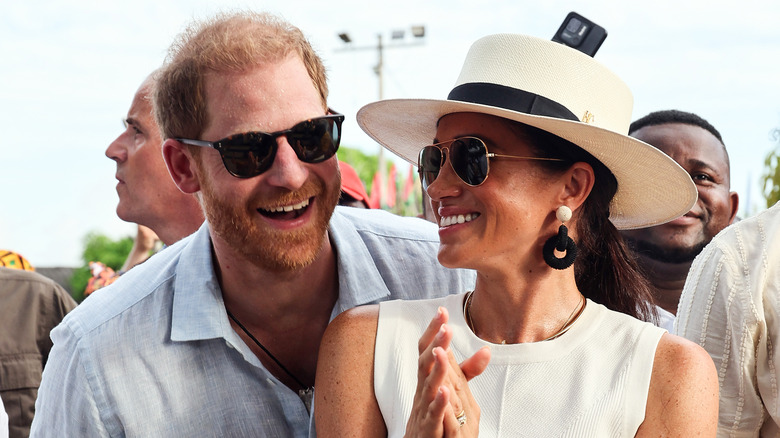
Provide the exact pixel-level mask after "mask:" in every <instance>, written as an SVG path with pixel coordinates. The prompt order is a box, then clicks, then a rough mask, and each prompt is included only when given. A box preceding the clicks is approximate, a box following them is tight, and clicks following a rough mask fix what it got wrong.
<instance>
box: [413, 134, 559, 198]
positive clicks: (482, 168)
mask: <svg viewBox="0 0 780 438" xmlns="http://www.w3.org/2000/svg"><path fill="white" fill-rule="evenodd" d="M448 143H449V146H442V145H446V144H448ZM445 151H447V152H446V154H445ZM448 156H449V162H450V166H452V170H454V171H455V174H456V175H458V178H460V180H461V181H463V182H464V183H466V184H468V185H470V186H472V187H476V186H479V185H481V184H482V183H483V182H485V180H486V179H487V177H488V171H489V170H490V165H489V160H490V159H492V158H513V159H517V160H541V161H564V160H561V159H558V158H543V157H520V156H516V155H501V154H494V153H491V152H488V150H487V146H486V145H485V142H484V141H482V140H480V139H479V138H477V137H459V138H456V139H454V140H448V141H444V142H441V143H436V144H432V145H430V146H425V147H424V148H422V150H421V151H420V155H419V156H418V158H417V164H418V172H420V182H421V183H422V187H423V190H427V189H428V186H429V185H430V184H431V183H433V182H434V181H435V180H436V178H437V177H438V176H439V172H441V167H442V166H443V165H444V161H445V160H446V159H447V157H448Z"/></svg>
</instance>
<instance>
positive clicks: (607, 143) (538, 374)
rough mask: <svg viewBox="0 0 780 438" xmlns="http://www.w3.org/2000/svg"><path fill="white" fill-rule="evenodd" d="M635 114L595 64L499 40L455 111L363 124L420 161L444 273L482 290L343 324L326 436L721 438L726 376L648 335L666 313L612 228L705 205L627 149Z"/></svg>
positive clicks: (471, 68) (663, 336)
mask: <svg viewBox="0 0 780 438" xmlns="http://www.w3.org/2000/svg"><path fill="white" fill-rule="evenodd" d="M631 107H632V96H631V93H630V91H629V90H628V88H627V87H626V85H625V84H624V83H623V82H622V81H620V79H619V78H617V77H616V76H615V75H614V74H612V73H611V72H610V71H609V70H607V69H606V68H604V67H603V66H601V65H600V64H599V63H597V62H596V61H594V60H593V59H592V58H590V57H588V56H586V55H584V54H582V53H580V52H577V51H576V50H573V49H570V48H568V47H565V46H563V45H560V44H557V43H553V42H549V41H544V40H540V39H536V38H531V37H527V36H522V35H506V34H505V35H493V36H489V37H485V38H483V39H481V40H479V41H477V42H476V43H475V44H474V45H473V46H472V48H471V50H470V51H469V54H468V56H467V59H466V62H465V64H464V66H463V69H462V71H461V74H460V77H459V79H458V83H457V86H456V87H455V88H454V89H453V90H452V92H451V93H450V95H449V97H448V98H447V100H443V101H436V100H387V101H380V102H376V103H373V104H370V105H367V106H365V107H364V108H363V109H361V111H360V112H359V113H358V122H359V123H360V125H361V127H362V128H363V129H364V130H365V131H366V132H367V133H368V134H369V135H370V136H372V137H373V138H374V139H376V140H377V141H378V142H380V143H381V144H382V145H384V146H385V147H387V148H389V149H390V150H392V151H394V152H395V153H397V154H398V155H400V156H401V157H403V158H405V159H407V160H409V161H412V162H415V163H416V164H418V166H419V171H420V175H421V179H422V184H423V187H424V188H425V189H426V190H427V192H428V195H429V196H430V198H431V203H432V207H433V211H434V212H435V213H436V219H437V221H438V223H439V237H440V248H439V261H440V262H441V263H442V264H443V265H444V266H447V267H451V268H456V267H458V268H470V269H474V270H476V271H477V282H476V285H475V287H474V290H473V291H451V292H452V293H454V294H456V295H450V296H448V297H445V298H440V299H435V300H425V301H417V302H402V301H393V302H386V303H382V304H380V305H378V306H374V307H364V308H356V309H353V310H351V311H348V312H345V313H344V314H342V315H341V316H339V317H338V318H336V319H335V320H334V321H333V322H332V323H331V326H330V327H329V328H328V330H327V332H326V334H325V337H324V338H323V343H322V346H321V347H320V358H319V362H318V369H317V380H316V387H317V391H316V401H315V405H316V409H315V417H316V425H317V434H318V436H319V437H320V438H322V437H328V436H351V435H354V436H392V437H395V436H403V435H404V434H406V436H437V437H438V436H476V435H477V434H478V433H482V435H483V436H507V437H510V436H511V437H514V436H533V437H538V436H593V437H602V436H694V435H702V436H714V434H715V428H716V425H717V396H718V389H717V378H716V373H715V369H714V366H713V364H712V360H711V359H710V358H709V356H708V355H707V353H706V352H705V351H704V350H703V349H701V348H700V347H699V346H697V345H695V344H693V343H691V342H688V341H686V340H683V339H681V338H679V337H676V336H673V335H670V334H668V333H666V331H665V330H663V329H660V328H657V327H655V326H654V325H652V324H651V323H649V322H644V321H642V320H645V321H648V320H652V319H653V318H654V316H655V311H654V307H653V305H652V304H651V301H650V293H649V290H648V286H647V284H646V282H645V280H644V279H643V277H642V276H641V275H640V274H639V273H638V271H637V269H636V265H635V263H634V261H633V260H632V259H631V257H630V255H629V254H630V253H629V252H628V250H627V248H626V247H625V245H624V243H623V241H622V239H621V238H620V236H619V233H618V232H617V229H630V228H639V227H645V226H651V225H657V224H660V223H664V222H666V221H669V220H672V219H674V218H676V217H678V216H681V215H682V214H684V213H685V212H687V211H688V210H689V209H690V207H691V206H692V205H693V203H694V202H695V201H696V189H695V187H694V185H693V182H692V181H691V179H690V177H689V176H688V175H687V173H685V171H683V170H682V169H681V168H680V167H679V166H678V165H677V164H676V163H675V162H674V161H673V160H672V159H670V158H668V157H667V156H666V155H664V154H663V153H662V152H660V151H659V150H657V149H655V148H653V147H652V146H649V145H647V144H645V143H642V142H640V141H638V140H635V139H632V138H630V137H628V136H626V135H625V134H626V132H627V130H628V126H629V122H630V118H631ZM426 145H428V146H426ZM399 256H402V255H399ZM409 287H415V285H414V284H410V285H409ZM417 339H419V342H415V340H417Z"/></svg>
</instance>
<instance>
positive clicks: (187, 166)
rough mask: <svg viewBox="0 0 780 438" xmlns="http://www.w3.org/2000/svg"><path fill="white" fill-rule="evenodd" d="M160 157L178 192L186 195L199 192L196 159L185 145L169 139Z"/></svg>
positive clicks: (163, 146)
mask: <svg viewBox="0 0 780 438" xmlns="http://www.w3.org/2000/svg"><path fill="white" fill-rule="evenodd" d="M162 155H163V160H165V166H166V167H168V173H170V174H171V178H172V179H173V182H174V183H175V184H176V187H178V188H179V190H181V191H182V192H184V193H187V194H193V193H196V192H198V191H200V179H199V175H198V168H197V165H196V163H195V160H196V158H195V157H193V156H192V154H191V153H190V150H189V148H188V147H187V146H186V145H184V144H182V143H180V142H178V141H176V140H174V139H172V138H169V139H167V140H165V142H164V143H163V145H162Z"/></svg>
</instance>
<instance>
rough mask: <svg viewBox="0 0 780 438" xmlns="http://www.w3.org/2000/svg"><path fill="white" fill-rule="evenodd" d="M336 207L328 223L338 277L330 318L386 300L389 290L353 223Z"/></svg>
mask: <svg viewBox="0 0 780 438" xmlns="http://www.w3.org/2000/svg"><path fill="white" fill-rule="evenodd" d="M342 208H354V207H336V211H334V213H333V216H332V217H331V219H330V227H329V229H328V231H329V233H330V239H331V242H332V243H333V246H334V247H335V248H336V257H337V259H338V273H339V299H338V301H337V302H336V306H335V308H334V309H333V311H334V316H335V315H337V314H339V313H341V312H343V311H344V310H347V309H351V308H353V307H356V306H360V305H363V304H368V303H372V302H377V301H381V300H383V299H387V298H388V297H390V290H389V289H388V287H387V285H386V284H385V281H384V279H383V278H382V275H381V273H380V272H379V270H378V269H377V266H376V263H375V262H374V257H373V256H372V255H371V252H370V251H369V248H368V247H367V246H366V243H365V241H364V239H363V238H362V237H361V235H360V232H359V231H358V229H357V227H356V226H355V223H354V222H353V221H351V220H350V219H348V218H347V217H346V216H345V215H344V214H342V213H341V211H340V210H341V209H342ZM385 255H386V256H389V257H392V254H385Z"/></svg>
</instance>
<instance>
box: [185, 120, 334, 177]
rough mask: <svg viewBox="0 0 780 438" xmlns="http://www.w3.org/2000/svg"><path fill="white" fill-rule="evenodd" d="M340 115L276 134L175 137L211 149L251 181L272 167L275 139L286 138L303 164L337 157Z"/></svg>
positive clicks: (236, 172) (299, 125) (274, 155)
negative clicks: (209, 138)
mask: <svg viewBox="0 0 780 438" xmlns="http://www.w3.org/2000/svg"><path fill="white" fill-rule="evenodd" d="M343 121H344V116H343V115H342V114H337V113H331V114H329V115H326V116H322V117H315V118H313V119H309V120H304V121H303V122H300V123H297V124H296V125H295V126H293V127H292V128H290V129H285V130H283V131H277V132H270V133H269V132H259V131H257V132H246V133H243V134H235V135H231V136H230V137H226V138H223V139H222V140H217V141H205V140H192V139H188V138H176V139H175V140H176V141H178V142H181V143H184V144H189V145H193V146H202V147H209V148H214V149H216V150H217V151H219V155H220V156H221V157H222V163H223V164H224V165H225V168H226V169H227V171H228V172H230V174H231V175H233V176H235V177H237V178H252V177H254V176H257V175H260V174H261V173H263V172H265V171H266V170H268V169H270V168H271V165H272V164H273V162H274V158H275V157H276V151H277V150H278V149H279V146H278V144H277V143H276V139H277V138H278V137H280V136H282V135H283V136H285V137H287V142H288V143H290V146H292V148H293V150H294V151H295V155H297V156H298V159H299V160H301V161H303V162H304V163H311V164H315V163H321V162H323V161H325V160H327V159H328V158H330V157H332V156H333V155H335V154H336V151H337V150H338V149H339V142H340V141H341V123H342V122H343Z"/></svg>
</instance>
